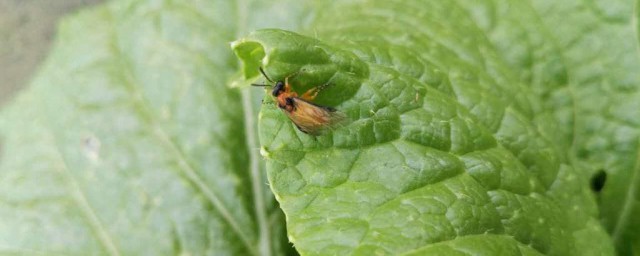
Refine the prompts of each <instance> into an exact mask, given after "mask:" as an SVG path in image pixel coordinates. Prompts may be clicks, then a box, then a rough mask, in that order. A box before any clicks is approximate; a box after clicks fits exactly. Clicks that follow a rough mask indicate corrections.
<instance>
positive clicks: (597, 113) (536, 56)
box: [469, 0, 640, 255]
mask: <svg viewBox="0 0 640 256" xmlns="http://www.w3.org/2000/svg"><path fill="white" fill-rule="evenodd" d="M638 4H639V2H638V1H607V2H606V3H605V2H589V1H576V0H572V1H531V2H529V3H528V2H518V3H514V4H513V5H512V6H511V8H510V9H509V10H505V9H500V8H499V7H498V6H497V5H495V4H493V3H488V2H487V3H483V4H475V5H473V6H469V8H470V9H472V8H473V9H476V10H484V11H486V12H491V13H492V14H494V16H493V19H492V20H493V22H492V23H490V22H482V21H483V20H486V18H482V17H481V15H477V16H476V17H475V18H476V19H475V20H476V21H477V22H478V23H484V25H483V26H482V28H483V30H484V31H486V33H487V35H489V38H490V40H491V41H492V43H493V44H494V45H496V46H497V47H498V49H499V51H498V52H499V53H501V57H502V58H503V59H504V60H505V61H507V62H508V63H509V64H510V66H511V67H513V68H514V70H515V71H516V72H517V74H518V76H519V77H520V80H521V81H522V82H523V83H526V84H529V85H530V86H531V87H532V88H533V89H534V91H535V93H536V94H537V95H538V96H539V97H540V98H541V99H542V103H543V107H544V108H545V109H546V111H548V112H550V113H552V115H553V116H554V121H553V122H557V123H559V124H561V125H560V127H561V129H562V130H564V131H562V133H559V134H558V135H560V136H558V139H557V140H556V141H558V142H560V143H562V144H565V145H566V147H567V148H568V149H569V150H570V151H571V152H570V155H571V157H572V158H573V160H574V161H575V162H576V163H577V164H581V166H584V167H583V168H582V169H583V171H582V173H581V175H583V176H586V177H594V178H595V177H596V176H597V175H598V173H599V171H604V172H605V173H606V174H607V175H606V182H605V183H604V187H602V190H601V191H599V193H598V202H599V208H600V212H601V222H602V224H603V225H604V227H605V228H606V230H607V231H608V232H609V233H610V234H611V236H612V238H613V241H614V242H615V244H616V247H617V250H618V253H619V254H620V255H637V254H639V253H640V233H639V232H638V230H639V229H640V219H639V218H638V217H637V216H638V215H639V214H640V204H639V203H638V199H637V198H638V197H639V196H640V186H639V185H640V165H639V164H638V162H639V160H640V151H639V149H640V148H639V146H640V144H639V143H640V119H639V116H640V112H639V110H640V105H639V103H638V102H640V93H639V92H638V88H639V85H640V76H638V67H640V57H639V55H638V49H640V48H639V45H640V44H639V42H640V41H639V37H638V34H639V33H638V18H639V15H640V13H639V11H638V10H639V9H638ZM523 18H524V19H527V20H530V21H532V22H527V23H525V22H522V20H523ZM514 31H516V33H513V32H514Z"/></svg>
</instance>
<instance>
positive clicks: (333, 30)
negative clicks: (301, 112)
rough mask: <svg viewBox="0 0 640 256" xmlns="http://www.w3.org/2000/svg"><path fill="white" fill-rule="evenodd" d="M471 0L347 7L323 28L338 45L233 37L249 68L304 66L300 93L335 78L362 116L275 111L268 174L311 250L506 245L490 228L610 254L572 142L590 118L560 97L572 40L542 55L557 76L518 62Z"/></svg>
mask: <svg viewBox="0 0 640 256" xmlns="http://www.w3.org/2000/svg"><path fill="white" fill-rule="evenodd" d="M472 4H473V3H469V4H468V5H469V7H468V8H463V6H460V5H458V4H456V3H432V2H429V3H428V8H420V5H419V4H418V3H416V2H408V3H404V4H398V3H388V2H386V1H385V2H376V1H369V2H367V3H354V4H349V3H347V4H344V5H335V6H332V7H331V8H335V9H330V10H329V11H326V12H323V13H326V14H327V15H326V16H320V17H318V18H317V23H315V25H313V26H312V28H313V35H314V36H315V37H319V38H321V39H324V40H325V41H326V42H321V41H315V40H312V39H310V38H307V37H303V36H299V35H296V34H290V33H284V32H281V31H261V32H258V33H255V34H252V35H250V36H248V37H247V38H244V39H242V40H240V41H238V42H237V43H236V44H235V49H236V51H237V54H238V56H239V57H241V58H243V60H244V61H245V62H246V63H245V67H246V68H248V70H246V69H245V72H246V75H247V76H249V77H250V76H253V75H255V74H256V72H254V71H251V69H254V67H256V66H260V65H262V66H265V67H266V69H267V71H268V73H270V74H271V76H273V77H275V78H276V79H282V78H283V77H285V76H288V75H290V74H292V73H295V72H298V71H299V70H304V71H303V72H302V74H298V75H296V78H299V77H300V78H299V79H294V82H293V84H298V85H299V89H298V91H299V92H302V91H305V90H306V89H308V88H309V87H310V86H314V85H319V84H324V83H327V82H328V81H330V82H331V83H333V84H335V86H334V88H331V89H327V90H326V91H325V92H324V95H321V96H320V99H318V103H324V104H325V105H331V106H337V107H338V108H339V109H341V110H342V111H344V112H345V113H346V114H347V115H348V116H349V117H350V119H351V120H352V122H351V123H350V124H348V125H346V126H345V127H342V128H339V129H337V130H336V131H334V132H333V133H331V134H328V135H326V136H321V137H318V138H313V137H309V136H307V135H305V134H303V133H301V132H299V131H297V130H296V128H295V126H294V125H293V124H292V123H291V122H290V121H289V120H287V118H286V117H285V115H283V114H282V113H280V111H279V110H278V109H277V108H275V107H273V104H267V105H265V107H264V108H263V112H262V113H261V118H262V119H261V123H262V125H261V144H263V147H264V148H263V153H264V156H265V157H266V158H267V159H268V173H269V179H270V181H271V183H272V189H273V190H274V192H275V193H276V197H277V198H278V200H279V201H280V203H281V205H282V207H283V210H284V211H285V213H286V214H287V216H288V217H287V219H288V227H289V235H290V239H292V241H293V242H294V243H295V244H296V246H297V248H298V249H299V250H300V251H301V252H303V253H304V254H326V253H330V254H350V253H355V254H362V255H370V254H374V253H383V254H396V253H400V252H407V251H412V250H417V251H415V252H416V253H423V252H425V251H432V250H436V252H437V251H438V250H439V249H432V248H440V246H441V245H443V246H444V247H447V248H450V249H451V248H453V250H459V251H468V250H472V249H469V248H475V249H477V251H478V252H484V253H489V254H498V253H499V252H502V253H506V251H500V250H502V249H504V248H502V247H500V248H491V249H487V248H483V247H482V246H477V248H476V245H478V243H481V242H480V241H483V238H482V237H486V241H485V242H487V241H494V242H487V243H498V244H508V245H510V247H509V246H507V247H506V248H507V249H508V250H511V249H513V248H514V247H513V246H517V247H529V246H530V247H532V248H533V249H534V250H535V251H537V252H539V253H542V254H552V255H570V254H572V253H575V254H577V255H583V254H587V253H593V254H601V253H605V252H607V253H611V248H610V245H608V242H607V240H608V238H607V236H606V234H605V232H604V231H603V230H602V228H601V227H600V225H599V224H598V221H597V216H598V214H597V210H596V205H595V202H594V201H593V197H592V195H591V192H590V190H589V189H588V178H589V177H590V174H591V173H592V171H591V170H589V168H586V167H585V166H584V165H581V164H580V163H576V162H575V161H573V160H572V159H574V155H572V154H567V153H566V152H567V151H569V148H572V147H573V145H572V144H571V141H570V140H568V139H567V138H571V137H572V136H573V133H574V129H578V128H572V127H571V125H572V121H573V120H571V119H569V120H567V115H566V113H565V112H563V111H564V110H565V109H558V110H556V109H554V106H555V105H562V104H566V102H567V101H569V102H571V100H572V99H571V98H568V99H567V98H564V99H563V98H562V96H564V95H566V94H565V90H562V88H558V87H560V86H559V85H558V84H559V83H561V82H562V81H565V80H566V74H565V73H564V71H565V70H566V67H563V66H558V65H559V64H558V63H557V56H554V55H552V54H554V53H556V51H558V49H557V48H553V47H548V48H545V49H543V50H542V51H543V52H546V53H547V54H549V55H550V57H548V58H549V60H548V62H545V63H544V65H541V66H540V67H536V68H539V69H542V70H544V71H546V73H544V74H541V75H538V74H537V73H534V71H537V70H527V71H526V72H525V71H524V70H525V68H526V67H522V68H523V70H512V69H511V65H512V63H510V62H511V61H513V59H506V60H505V59H502V58H500V57H509V55H508V54H505V53H503V52H500V51H499V50H501V48H500V47H503V46H504V45H499V44H497V43H495V42H492V41H490V40H487V37H486V35H487V33H488V32H487V28H483V27H481V26H480V25H477V23H476V22H477V19H479V18H478V17H476V16H474V13H473V11H478V10H480V11H481V10H482V9H480V8H477V7H476V6H471V5H472ZM488 5H489V6H491V5H490V4H488ZM525 7H526V5H525ZM385 10H394V11H393V12H388V11H385ZM516 10H517V9H516ZM522 13H524V14H528V15H535V14H536V13H535V10H531V8H529V9H524V10H522ZM452 17H455V18H452ZM485 18H487V17H485ZM520 18H521V19H523V18H524V19H528V18H531V17H529V16H526V15H525V16H521V17H520ZM474 19H476V20H474ZM534 21H535V20H534ZM538 22H539V21H538ZM531 26H535V24H534V25H531ZM516 29H518V27H516ZM520 29H521V28H520ZM522 30H523V31H524V32H526V30H525V29H522ZM516 35H517V34H516ZM514 37H515V36H514ZM505 44H506V45H508V43H505ZM329 45H330V46H332V47H329ZM249 53H254V54H253V55H252V56H251V57H248V56H249ZM255 53H260V54H255ZM543 58H544V57H543ZM516 60H517V59H516ZM256 62H257V63H256ZM345 64H346V66H345ZM554 64H555V66H554ZM363 65H366V66H368V68H363V67H362V66H363ZM305 73H308V77H309V78H305ZM532 74H533V75H537V76H540V77H535V79H534V78H532V77H531V76H532ZM527 75H528V76H527ZM536 79H541V80H536ZM354 87H355V88H354ZM353 91H357V92H356V93H355V94H354V93H353ZM549 94H551V95H552V96H555V98H552V99H549V97H550V96H549ZM554 94H556V95H554ZM345 95H347V96H346V98H348V99H347V100H336V101H337V102H336V101H334V102H332V101H329V100H328V99H343V98H345ZM352 95H353V96H352ZM268 100H269V99H267V101H268ZM569 117H570V118H571V116H569ZM558 123H560V124H568V126H569V127H567V126H563V125H561V126H558V125H557V124H558ZM571 153H572V152H571ZM381 156H384V157H382V158H381ZM337 234H339V235H337ZM461 237H473V239H464V240H461ZM452 240H455V241H456V242H451V241H452ZM496 240H497V241H498V242H495V241H496ZM507 249H505V250H507ZM491 250H498V251H491ZM508 250H507V251H508Z"/></svg>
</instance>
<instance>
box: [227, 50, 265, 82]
mask: <svg viewBox="0 0 640 256" xmlns="http://www.w3.org/2000/svg"><path fill="white" fill-rule="evenodd" d="M232 47H234V48H235V49H236V50H235V51H234V52H235V53H236V55H237V56H238V57H239V58H240V59H242V60H244V61H243V62H242V65H243V67H242V69H243V70H242V71H243V73H244V77H245V78H250V77H254V76H257V75H258V74H259V73H258V72H259V71H258V70H260V69H259V68H260V65H261V63H262V59H263V58H264V57H265V51H264V48H263V47H262V44H260V43H258V42H241V43H234V44H233V45H232Z"/></svg>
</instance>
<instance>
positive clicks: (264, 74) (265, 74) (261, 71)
mask: <svg viewBox="0 0 640 256" xmlns="http://www.w3.org/2000/svg"><path fill="white" fill-rule="evenodd" d="M260 73H262V75H263V76H264V78H266V79H267V80H268V81H269V82H272V83H273V80H271V78H269V76H267V73H265V72H264V69H262V67H260Z"/></svg>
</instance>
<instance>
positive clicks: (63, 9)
mask: <svg viewBox="0 0 640 256" xmlns="http://www.w3.org/2000/svg"><path fill="white" fill-rule="evenodd" d="M103 1H104V0H0V109H1V108H2V107H4V106H5V105H6V103H7V102H8V101H9V100H10V99H11V98H12V97H14V96H15V94H16V93H17V92H18V91H19V90H20V89H22V88H24V87H25V86H26V85H27V84H28V83H29V81H30V79H31V77H32V76H33V74H34V72H37V69H38V66H39V64H40V63H41V62H42V61H43V60H44V59H45V57H46V56H47V53H48V52H49V48H50V46H51V43H52V41H53V39H54V38H55V31H56V24H57V22H58V20H59V19H60V18H62V17H63V16H65V15H66V14H69V13H73V12H76V11H77V10H78V9H81V8H84V7H87V6H90V5H94V4H97V3H100V2H103Z"/></svg>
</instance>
